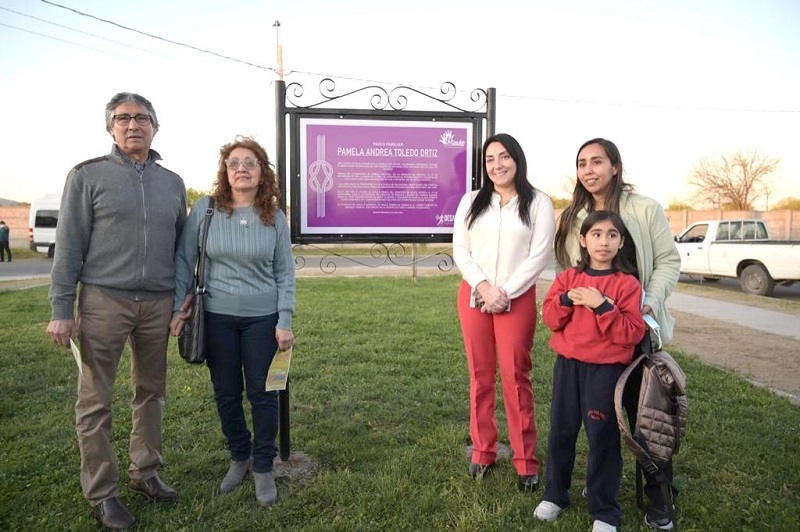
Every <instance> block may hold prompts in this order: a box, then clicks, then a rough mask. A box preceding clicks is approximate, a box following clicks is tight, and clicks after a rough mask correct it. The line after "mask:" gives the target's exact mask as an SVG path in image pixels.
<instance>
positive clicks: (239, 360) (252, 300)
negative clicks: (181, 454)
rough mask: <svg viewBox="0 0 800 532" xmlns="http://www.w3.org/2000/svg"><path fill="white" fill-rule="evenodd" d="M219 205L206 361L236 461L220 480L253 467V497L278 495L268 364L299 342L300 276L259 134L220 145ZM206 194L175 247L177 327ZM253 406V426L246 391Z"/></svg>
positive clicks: (210, 254)
mask: <svg viewBox="0 0 800 532" xmlns="http://www.w3.org/2000/svg"><path fill="white" fill-rule="evenodd" d="M212 197H213V198H214V214H213V216H212V217H211V219H210V225H209V231H208V240H207V243H206V256H207V262H206V278H205V286H206V289H207V292H206V295H205V298H204V304H205V327H206V346H207V353H206V361H207V363H208V369H209V372H210V374H211V382H212V383H213V385H214V399H215V400H216V403H217V411H218V413H219V417H220V421H221V423H222V432H223V433H224V434H225V438H226V439H227V442H228V449H229V451H230V454H231V463H230V466H229V469H228V472H227V474H226V475H225V478H224V479H223V480H222V483H221V484H220V492H222V493H226V492H229V491H231V490H233V489H234V488H235V487H236V486H238V485H239V484H241V482H242V480H244V477H245V475H246V474H247V472H248V471H250V470H251V469H252V471H253V478H254V480H255V487H256V499H257V500H258V502H259V503H260V504H261V505H262V506H270V505H271V504H273V503H274V502H275V501H276V500H277V498H278V492H277V489H276V487H275V481H274V479H273V477H272V462H273V460H274V459H275V456H276V454H277V446H276V445H275V438H276V436H277V433H278V392H275V391H271V392H267V391H265V389H264V387H265V383H266V378H267V371H268V370H269V366H270V364H271V363H272V358H273V356H274V354H275V352H276V351H277V350H278V349H288V348H289V347H291V346H292V345H293V344H294V335H293V333H292V315H293V313H294V304H295V301H294V294H295V276H294V261H293V259H292V245H291V239H290V236H289V224H288V222H287V220H286V215H285V214H284V213H283V212H282V211H281V210H280V209H279V208H278V206H277V205H278V199H279V198H280V191H279V189H278V183H277V179H276V177H275V172H274V171H273V170H272V168H271V165H270V162H269V159H268V157H267V153H266V151H265V150H264V148H262V147H261V146H260V145H259V144H258V143H257V142H256V141H255V140H253V139H250V138H241V137H239V138H237V139H236V141H235V142H232V143H230V144H226V145H225V146H223V147H222V149H221V150H220V156H219V170H218V172H217V179H216V182H215V184H214V191H213V194H212ZM208 205H209V198H208V197H204V198H202V199H201V200H200V201H198V202H197V204H196V205H194V207H193V208H192V212H191V213H190V214H189V219H188V220H187V222H186V227H185V228H184V230H183V234H182V236H181V241H180V245H179V247H178V251H177V256H176V261H175V262H176V264H175V266H176V289H175V299H174V306H173V316H174V317H173V319H172V322H171V324H170V328H171V332H172V334H173V335H176V336H177V335H179V334H180V332H181V330H182V329H183V325H184V321H185V319H186V318H188V315H189V313H188V309H187V307H188V304H189V302H190V298H188V297H186V296H187V294H188V293H189V292H190V290H191V289H192V288H193V287H192V276H193V274H194V266H195V264H196V263H197V257H198V253H199V239H200V235H201V234H202V233H201V231H202V226H203V223H205V222H204V220H205V219H206V216H205V211H206V209H207V208H208ZM245 389H246V390H247V398H248V400H249V401H250V405H251V407H252V417H253V425H252V426H253V434H252V438H251V433H250V431H249V430H248V428H247V421H246V419H245V414H244V408H243V405H242V394H243V392H244V390H245Z"/></svg>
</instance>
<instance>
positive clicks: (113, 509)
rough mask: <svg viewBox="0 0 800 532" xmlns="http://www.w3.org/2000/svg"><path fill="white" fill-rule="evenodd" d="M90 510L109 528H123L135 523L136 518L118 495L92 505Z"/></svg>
mask: <svg viewBox="0 0 800 532" xmlns="http://www.w3.org/2000/svg"><path fill="white" fill-rule="evenodd" d="M92 512H94V516H95V518H96V519H97V520H98V521H100V524H101V525H103V527H104V528H107V529H110V530H125V529H126V528H130V527H132V526H133V525H135V524H136V518H135V517H133V514H132V513H131V512H130V511H129V510H128V509H127V508H125V505H124V504H122V501H120V500H119V497H111V498H110V499H106V500H104V501H103V502H101V503H100V504H97V505H95V506H93V507H92Z"/></svg>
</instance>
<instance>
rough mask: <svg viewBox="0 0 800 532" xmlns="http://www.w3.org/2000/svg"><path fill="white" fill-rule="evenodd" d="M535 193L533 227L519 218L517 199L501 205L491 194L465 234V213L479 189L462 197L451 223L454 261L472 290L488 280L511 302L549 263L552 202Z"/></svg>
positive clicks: (545, 195)
mask: <svg viewBox="0 0 800 532" xmlns="http://www.w3.org/2000/svg"><path fill="white" fill-rule="evenodd" d="M534 190H535V196H534V199H533V201H532V202H531V205H530V215H531V227H528V226H526V225H525V224H524V223H523V222H522V220H520V218H519V199H518V197H517V196H515V197H514V198H512V199H511V201H509V202H508V204H506V205H504V206H503V207H500V194H498V193H496V192H495V193H493V194H492V201H491V204H490V205H489V207H488V208H487V209H486V210H485V211H484V212H483V214H481V215H480V217H478V218H477V219H476V220H475V223H473V224H472V228H471V229H469V230H468V229H467V224H466V217H467V212H468V211H469V208H470V206H471V205H472V202H473V201H474V199H475V196H476V195H477V194H478V191H477V190H475V191H471V192H468V193H466V194H465V195H464V196H463V197H462V198H461V201H460V202H459V204H458V209H457V210H456V216H455V221H454V225H453V260H454V261H455V263H456V266H458V269H459V270H460V271H461V275H462V276H463V278H464V280H465V281H466V282H467V283H468V284H469V285H470V286H471V287H473V288H475V287H476V286H477V285H478V284H479V283H481V282H482V281H488V282H489V283H490V284H492V285H494V286H499V287H500V288H502V289H503V290H505V292H506V294H508V298H509V299H514V298H516V297H519V296H520V295H522V294H524V293H525V292H526V291H527V290H528V289H529V288H530V287H531V286H533V284H534V283H535V282H536V280H537V279H538V278H539V275H541V273H542V271H544V269H545V268H546V267H547V265H548V264H549V263H550V260H551V251H552V249H553V237H554V235H555V214H554V212H553V203H552V202H551V201H550V198H549V197H548V196H547V194H545V193H544V192H542V191H541V190H538V189H534Z"/></svg>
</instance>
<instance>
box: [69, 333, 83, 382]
mask: <svg viewBox="0 0 800 532" xmlns="http://www.w3.org/2000/svg"><path fill="white" fill-rule="evenodd" d="M69 348H70V349H71V350H72V356H73V357H74V358H75V363H76V364H77V365H78V373H79V374H80V376H81V377H83V363H82V362H81V350H80V349H78V345H77V344H76V343H75V341H74V340H73V339H72V338H70V339H69Z"/></svg>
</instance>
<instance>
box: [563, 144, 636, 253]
mask: <svg viewBox="0 0 800 532" xmlns="http://www.w3.org/2000/svg"><path fill="white" fill-rule="evenodd" d="M591 144H599V145H600V146H601V147H602V148H603V150H604V151H605V152H606V156H607V157H608V160H609V161H611V164H612V165H613V166H614V167H616V169H617V173H616V174H615V175H614V177H612V178H611V183H609V186H608V190H609V192H608V195H607V196H606V201H605V205H604V206H603V208H604V209H605V210H608V211H611V212H615V213H617V214H619V200H620V198H621V197H622V192H623V191H629V190H633V185H631V184H630V183H626V182H625V179H623V177H622V174H623V170H624V168H623V166H622V155H620V153H619V149H618V148H617V145H616V144H614V143H613V142H611V141H610V140H606V139H601V138H596V139H592V140H587V141H586V142H584V143H583V144H581V147H580V148H578V154H577V155H576V156H575V168H576V170H577V168H578V158H579V157H580V155H581V151H582V150H583V149H584V148H585V147H586V146H589V145H591ZM576 174H577V172H576ZM583 208H586V210H587V211H588V212H590V213H591V212H593V211H594V198H593V197H592V194H591V193H590V192H589V191H588V190H586V187H584V186H583V183H581V180H580V179H577V175H576V179H575V190H573V191H572V201H571V202H570V204H569V207H567V208H566V209H564V212H562V213H561V216H559V217H558V229H556V236H555V242H554V248H555V255H556V260H557V261H558V263H559V264H560V265H561V267H562V268H569V267H570V263H569V262H570V261H569V252H568V250H567V237H569V232H570V230H571V229H572V227H573V226H574V225H575V220H577V218H578V213H579V212H580V211H581V210H582V209H583ZM623 227H624V226H623ZM623 234H625V233H624V231H623Z"/></svg>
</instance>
